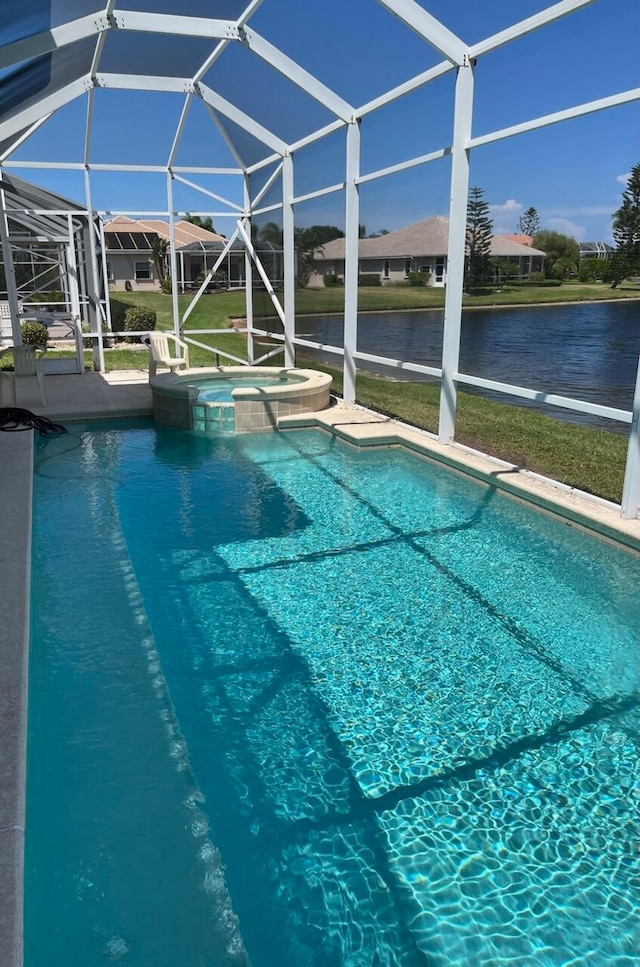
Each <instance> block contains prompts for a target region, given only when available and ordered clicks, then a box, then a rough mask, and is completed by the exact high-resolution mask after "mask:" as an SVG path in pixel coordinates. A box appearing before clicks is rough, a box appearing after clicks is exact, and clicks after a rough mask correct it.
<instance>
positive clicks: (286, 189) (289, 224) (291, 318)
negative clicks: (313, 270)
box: [282, 155, 296, 368]
mask: <svg viewBox="0 0 640 967" xmlns="http://www.w3.org/2000/svg"><path fill="white" fill-rule="evenodd" d="M282 248H283V257H284V268H283V275H284V293H283V297H284V364H285V366H286V367H287V368H291V367H293V366H295V364H296V354H295V349H294V347H293V338H294V337H295V334H296V253H295V219H294V213H293V158H292V157H291V155H286V156H285V157H284V158H283V159H282Z"/></svg>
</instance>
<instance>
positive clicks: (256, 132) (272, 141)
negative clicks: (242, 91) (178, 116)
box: [189, 82, 289, 156]
mask: <svg viewBox="0 0 640 967" xmlns="http://www.w3.org/2000/svg"><path fill="white" fill-rule="evenodd" d="M189 83H190V82H189ZM193 93H194V94H197V95H198V96H199V97H201V98H202V100H203V101H204V102H205V104H209V105H210V106H211V107H212V108H213V109H214V110H215V111H219V112H220V114H224V116H225V117H226V118H228V119H229V120H230V121H233V123H234V124H237V125H239V126H240V127H241V128H243V129H244V130H245V131H246V132H247V134H250V135H251V136H252V137H254V138H257V140H258V141H262V143H263V144H266V145H267V147H268V148H271V150H272V151H275V152H277V154H278V155H281V156H284V155H285V154H286V153H287V151H288V150H289V149H288V146H287V144H286V143H285V142H284V141H282V140H281V139H280V138H278V137H276V135H275V134H273V132H271V131H269V130H267V128H265V127H263V126H262V125H261V124H258V122H257V121H254V120H253V118H250V117H249V115H248V114H245V113H244V111H241V110H240V109H239V108H237V107H235V106H234V105H233V104H231V103H230V102H229V101H227V100H225V98H224V97H221V95H220V94H216V92H215V91H212V90H211V88H210V87H207V85H206V84H201V83H199V84H196V85H195V86H194V91H193Z"/></svg>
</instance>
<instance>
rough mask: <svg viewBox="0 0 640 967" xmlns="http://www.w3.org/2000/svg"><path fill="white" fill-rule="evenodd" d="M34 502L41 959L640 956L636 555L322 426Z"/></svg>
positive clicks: (135, 465)
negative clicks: (344, 439)
mask: <svg viewBox="0 0 640 967" xmlns="http://www.w3.org/2000/svg"><path fill="white" fill-rule="evenodd" d="M35 490H36V511H35V514H36V516H35V534H34V549H33V555H34V558H33V600H34V613H33V619H32V624H33V640H32V656H31V669H30V676H31V677H30V733H29V787H28V810H27V814H28V829H27V863H26V877H27V884H26V920H25V923H26V961H25V963H26V967H41V965H45V964H46V967H62V965H64V967H68V965H69V963H70V959H69V958H70V951H73V958H74V962H77V963H79V964H80V963H81V964H82V965H83V967H93V965H94V964H96V965H97V964H101V965H104V963H105V961H106V962H110V961H115V962H121V963H122V964H127V965H128V964H131V965H136V967H143V965H145V967H148V965H150V964H153V965H154V967H155V965H158V967H164V965H166V967H169V965H180V967H192V965H198V967H199V965H216V967H218V965H235V964H245V963H247V962H249V960H250V962H251V964H252V965H253V967H276V965H277V967H307V965H309V967H311V965H313V967H315V965H317V964H323V965H331V967H338V965H340V967H343V965H344V967H365V965H374V964H375V965H380V967H382V965H385V967H386V965H391V967H413V965H424V964H425V963H426V964H430V965H435V967H445V965H447V967H451V965H456V967H457V965H465V967H466V965H469V964H474V965H475V964H478V965H491V967H503V965H507V964H512V965H518V967H520V965H551V964H553V965H559V964H569V963H571V964H572V965H585V967H586V965H589V967H591V965H614V964H615V965H616V967H618V965H620V967H631V965H632V964H635V963H636V951H637V941H638V933H637V910H636V904H637V893H636V887H635V883H636V880H635V879H634V877H637V859H636V857H637V836H636V816H637V805H636V800H637V784H634V769H635V768H636V755H637V753H636V747H635V737H636V734H637V707H638V706H637V692H636V689H637V628H638V600H637V597H638V596H637V587H638V583H639V580H638V579H639V577H640V566H639V561H638V558H637V557H636V556H634V555H632V554H630V553H627V552H623V551H621V550H619V549H617V548H615V547H613V546H612V545H609V544H606V543H604V542H600V541H597V540H594V539H593V538H591V537H590V536H588V535H586V534H584V533H583V532H581V531H580V530H579V529H577V528H569V527H567V526H565V525H564V524H562V523H559V522H558V521H556V520H554V519H552V518H550V517H546V516H541V515H539V514H536V513H534V512H532V511H531V510H530V509H529V508H527V507H525V506H523V505H521V504H519V503H517V502H514V501H511V500H509V499H506V498H504V497H502V496H500V495H499V494H498V493H496V492H495V490H492V489H486V488H483V487H481V486H480V485H478V484H476V483H474V482H471V481H469V480H468V479H466V478H464V477H462V476H460V475H457V474H453V473H450V472H447V471H444V470H442V469H440V468H438V467H436V466H432V465H431V464H430V463H428V462H427V461H422V460H420V459H418V458H417V457H414V456H411V455H408V454H406V453H404V452H403V451H400V450H375V451H356V450H354V449H353V448H351V447H349V446H347V445H345V444H342V443H340V442H339V441H337V440H335V439H334V438H332V437H329V436H328V435H325V434H323V433H320V432H317V431H315V432H314V431H305V432H297V431H296V432H288V433H276V434H266V435H264V434H263V435H245V436H241V437H233V438H229V439H220V440H213V439H206V438H204V437H198V436H193V435H190V434H183V433H180V432H179V431H175V430H171V429H166V428H162V427H154V426H151V425H149V424H138V425H136V426H131V425H127V424H115V423H114V424H105V425H104V426H102V427H100V428H98V429H96V430H92V431H88V432H86V433H82V434H80V435H79V436H78V437H76V438H61V439H58V440H49V441H46V442H45V443H40V442H39V443H38V457H37V475H36V484H35Z"/></svg>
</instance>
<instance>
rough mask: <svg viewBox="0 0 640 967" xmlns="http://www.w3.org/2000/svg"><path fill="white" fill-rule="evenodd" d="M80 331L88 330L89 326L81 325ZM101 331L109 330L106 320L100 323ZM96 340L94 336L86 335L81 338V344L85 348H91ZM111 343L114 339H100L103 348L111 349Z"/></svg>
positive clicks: (106, 331)
mask: <svg viewBox="0 0 640 967" xmlns="http://www.w3.org/2000/svg"><path fill="white" fill-rule="evenodd" d="M82 331H83V332H89V326H86V325H85V326H83V327H82ZM102 331H103V332H104V333H108V332H109V331H110V330H109V327H108V325H107V324H106V322H103V323H102ZM97 341H98V340H97V339H96V337H95V336H86V337H85V338H84V339H83V340H82V345H83V346H84V348H85V349H93V346H94V343H96V342H97ZM113 344H114V340H113V339H103V340H102V345H103V346H104V348H105V349H113Z"/></svg>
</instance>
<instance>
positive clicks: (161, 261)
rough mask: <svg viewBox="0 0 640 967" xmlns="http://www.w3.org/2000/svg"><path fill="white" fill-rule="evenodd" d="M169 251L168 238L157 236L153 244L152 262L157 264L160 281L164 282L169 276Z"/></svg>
mask: <svg viewBox="0 0 640 967" xmlns="http://www.w3.org/2000/svg"><path fill="white" fill-rule="evenodd" d="M168 251H169V242H168V241H167V239H166V238H160V236H159V235H158V237H157V238H156V240H155V241H154V243H153V245H152V246H151V258H150V259H149V261H150V262H152V263H153V265H154V266H155V269H156V272H157V274H158V278H159V279H160V282H163V281H164V279H165V278H166V277H167V252H168Z"/></svg>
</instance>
